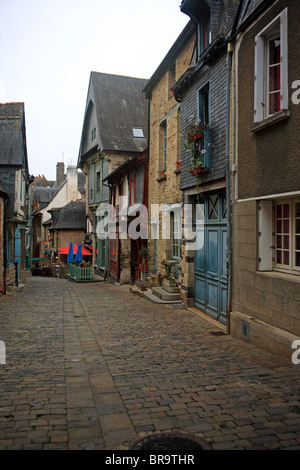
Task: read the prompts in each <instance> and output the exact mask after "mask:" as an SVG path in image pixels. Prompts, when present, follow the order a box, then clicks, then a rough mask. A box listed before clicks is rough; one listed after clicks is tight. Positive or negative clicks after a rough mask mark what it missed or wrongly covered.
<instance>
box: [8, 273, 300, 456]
mask: <svg viewBox="0 0 300 470" xmlns="http://www.w3.org/2000/svg"><path fill="white" fill-rule="evenodd" d="M221 331H222V330H219V329H218V328H217V327H216V326H215V325H214V324H213V323H211V322H208V321H206V320H204V319H203V318H202V317H201V316H199V315H198V314H196V313H194V312H192V311H189V310H185V309H182V308H178V307H172V306H170V305H167V306H166V305H158V304H154V303H152V302H150V301H148V300H146V299H143V298H141V297H139V296H137V295H133V294H131V293H130V292H129V290H128V286H127V287H125V286H119V285H114V284H110V283H88V284H79V283H78V284H77V283H72V282H68V281H66V280H62V279H54V278H42V277H28V278H27V285H26V287H25V288H24V289H23V290H21V291H20V292H19V291H13V292H11V293H9V294H8V295H7V296H5V297H1V299H0V340H2V341H4V342H5V345H6V364H4V365H0V379H1V380H0V405H1V408H0V450H13V449H25V450H29V449H36V450H39V449H41V450H56V449H66V450H67V449H68V450H77V449H92V450H93V449H95V450H96V449H105V450H126V449H129V447H130V445H131V444H132V443H133V442H134V441H135V440H136V439H138V438H140V437H142V436H145V435H147V434H151V433H155V432H165V431H180V432H187V433H190V434H193V435H196V436H199V437H201V438H203V439H204V440H205V441H207V443H208V444H209V445H210V446H211V447H212V448H213V449H220V450H221V449H230V450H234V449H251V450H254V449H298V450H299V449H300V401H299V400H300V396H299V391H300V390H299V389H300V365H298V366H297V365H293V364H292V362H291V361H290V360H288V359H283V358H279V357H277V356H274V355H271V354H268V353H266V352H264V351H261V350H259V349H257V348H255V347H252V346H249V345H248V344H246V343H244V342H241V341H238V340H235V339H233V338H232V337H230V336H228V335H225V334H219V333H221ZM291 353H292V351H291Z"/></svg>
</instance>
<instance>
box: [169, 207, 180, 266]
mask: <svg viewBox="0 0 300 470" xmlns="http://www.w3.org/2000/svg"><path fill="white" fill-rule="evenodd" d="M180 240H181V220H180V214H179V213H178V212H175V213H174V212H171V258H172V259H174V260H179V259H180Z"/></svg>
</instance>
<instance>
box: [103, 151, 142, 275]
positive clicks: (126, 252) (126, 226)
mask: <svg viewBox="0 0 300 470" xmlns="http://www.w3.org/2000/svg"><path fill="white" fill-rule="evenodd" d="M103 182H104V183H108V185H109V188H110V194H111V197H110V205H111V206H112V207H113V208H114V210H115V219H114V220H115V224H116V225H115V227H114V230H115V235H116V237H115V239H111V240H110V270H109V272H110V274H111V275H112V276H114V277H115V278H116V279H118V280H119V281H120V283H121V284H125V283H131V282H132V281H134V280H138V279H140V277H141V275H143V274H145V273H147V271H148V259H147V256H146V255H147V241H148V237H147V228H148V217H147V213H146V209H147V208H148V154H147V151H146V152H144V153H142V154H141V155H138V156H136V157H133V158H130V159H127V160H126V161H125V162H124V163H123V164H122V165H120V166H119V167H117V168H116V169H115V170H114V171H112V172H111V173H110V174H109V175H108V176H107V177H106V178H104V179H103ZM111 220H113V218H111ZM131 224H133V225H131ZM135 224H136V225H135ZM131 226H132V227H134V228H135V229H136V232H137V236H131V235H132V234H131V229H130V227H131Z"/></svg>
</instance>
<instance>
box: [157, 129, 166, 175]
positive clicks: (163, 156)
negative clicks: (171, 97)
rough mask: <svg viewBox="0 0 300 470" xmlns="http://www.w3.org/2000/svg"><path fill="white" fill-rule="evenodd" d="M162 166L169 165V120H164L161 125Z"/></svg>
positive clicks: (160, 161)
mask: <svg viewBox="0 0 300 470" xmlns="http://www.w3.org/2000/svg"><path fill="white" fill-rule="evenodd" d="M159 163H160V168H159V171H161V170H162V169H164V170H165V169H166V167H167V121H166V120H165V121H163V122H162V123H161V125H160V159H159Z"/></svg>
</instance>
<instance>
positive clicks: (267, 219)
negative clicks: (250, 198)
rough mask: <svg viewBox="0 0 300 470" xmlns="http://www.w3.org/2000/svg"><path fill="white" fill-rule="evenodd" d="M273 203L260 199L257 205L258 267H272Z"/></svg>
mask: <svg viewBox="0 0 300 470" xmlns="http://www.w3.org/2000/svg"><path fill="white" fill-rule="evenodd" d="M272 215H273V203H272V201H260V202H259V205H258V232H259V233H258V269H259V271H272V269H273V217H272Z"/></svg>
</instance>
